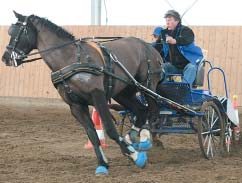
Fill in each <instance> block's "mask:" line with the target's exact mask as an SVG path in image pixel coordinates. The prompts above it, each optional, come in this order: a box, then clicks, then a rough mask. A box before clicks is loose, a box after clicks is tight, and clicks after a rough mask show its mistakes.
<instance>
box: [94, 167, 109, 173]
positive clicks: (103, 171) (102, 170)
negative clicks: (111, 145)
mask: <svg viewBox="0 0 242 183" xmlns="http://www.w3.org/2000/svg"><path fill="white" fill-rule="evenodd" d="M95 175H108V169H107V168H106V167H105V166H99V167H97V169H96V171H95Z"/></svg>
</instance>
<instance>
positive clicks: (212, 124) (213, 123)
mask: <svg viewBox="0 0 242 183" xmlns="http://www.w3.org/2000/svg"><path fill="white" fill-rule="evenodd" d="M217 121H218V117H217V118H216V119H215V120H214V121H213V122H212V123H211V128H213V126H214V125H215V123H216V122H217Z"/></svg>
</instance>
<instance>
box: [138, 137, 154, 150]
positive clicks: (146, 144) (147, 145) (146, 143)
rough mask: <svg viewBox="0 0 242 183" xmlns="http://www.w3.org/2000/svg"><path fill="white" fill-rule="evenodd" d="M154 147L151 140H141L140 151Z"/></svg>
mask: <svg viewBox="0 0 242 183" xmlns="http://www.w3.org/2000/svg"><path fill="white" fill-rule="evenodd" d="M151 147H152V143H151V142H150V140H146V141H144V142H140V143H139V150H140V151H148V150H150V149H151Z"/></svg>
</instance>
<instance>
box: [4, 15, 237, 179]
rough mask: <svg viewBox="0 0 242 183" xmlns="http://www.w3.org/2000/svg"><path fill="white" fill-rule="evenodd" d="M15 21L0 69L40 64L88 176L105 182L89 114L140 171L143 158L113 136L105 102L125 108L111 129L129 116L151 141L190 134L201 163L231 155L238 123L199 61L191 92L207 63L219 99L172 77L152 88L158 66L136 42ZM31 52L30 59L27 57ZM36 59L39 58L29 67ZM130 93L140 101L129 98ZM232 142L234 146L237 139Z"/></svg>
mask: <svg viewBox="0 0 242 183" xmlns="http://www.w3.org/2000/svg"><path fill="white" fill-rule="evenodd" d="M14 13H15V16H16V18H17V19H18V21H17V22H16V23H15V24H12V25H11V26H10V28H9V30H8V33H9V36H10V41H9V44H8V45H7V47H6V50H5V52H4V54H3V56H2V61H3V62H4V63H5V64H6V66H15V67H18V66H19V65H21V64H23V63H27V62H32V61H35V60H38V59H42V60H43V61H44V62H45V63H46V64H47V65H48V66H49V68H50V69H51V70H52V74H51V79H52V83H53V84H54V86H55V87H56V89H57V91H58V92H59V94H60V96H61V97H62V99H63V100H64V101H65V102H66V103H67V104H68V105H69V106H70V110H71V112H72V114H73V116H74V117H75V118H76V119H77V121H78V122H79V123H80V124H82V126H83V127H84V129H85V131H86V133H87V135H88V137H89V139H90V141H91V142H92V144H93V146H94V150H95V153H96V157H97V164H98V167H97V169H96V171H95V174H97V175H100V174H108V167H109V165H108V160H107V158H106V157H105V154H104V152H103V149H102V147H101V144H100V141H99V139H98V135H97V132H96V129H95V128H94V125H93V121H92V119H91V117H90V113H89V106H94V107H95V108H96V109H97V111H98V113H99V115H100V116H101V119H102V122H103V125H104V128H105V130H106V133H107V134H108V136H109V137H110V138H111V139H112V140H114V141H115V142H116V143H117V144H118V145H119V146H120V149H121V151H122V153H123V154H124V155H125V156H127V157H128V158H130V159H131V160H133V162H134V164H135V165H136V166H138V167H140V168H143V167H144V166H145V165H146V163H147V154H146V153H145V152H143V151H141V150H140V149H136V148H135V147H134V146H133V144H132V143H129V142H128V141H127V140H126V139H125V138H124V137H123V136H121V135H120V134H119V133H117V130H116V129H115V126H114V124H113V120H112V115H111V113H110V111H109V106H108V100H109V99H111V98H113V99H115V100H116V101H117V102H118V103H119V104H121V105H122V106H125V110H124V111H119V113H120V114H121V115H123V120H121V122H120V123H118V124H120V126H121V127H123V126H124V124H125V118H126V116H129V119H130V123H131V125H132V124H135V125H136V126H137V127H139V126H140V127H142V126H143V125H146V126H147V128H148V129H149V130H150V131H151V132H152V134H153V136H155V135H159V134H167V133H197V134H198V139H199V144H200V147H201V150H202V153H203V154H204V156H205V157H206V158H212V157H214V156H215V155H216V154H220V153H223V152H224V151H225V150H226V151H227V152H228V151H230V149H231V146H230V142H231V141H232V140H233V134H235V130H234V129H235V127H239V123H238V120H237V121H236V120H235V119H236V117H234V116H235V115H233V114H234V112H233V110H232V109H231V105H230V102H229V100H228V94H227V86H226V79H225V74H224V72H223V71H222V69H220V68H217V67H213V66H212V64H211V62H209V61H206V60H203V61H201V62H200V64H199V65H198V72H197V78H196V82H195V83H194V87H195V88H196V87H197V86H199V85H203V78H204V66H205V64H207V63H208V64H209V65H210V70H209V72H208V78H209V76H210V73H211V72H212V71H214V70H219V71H221V73H222V75H223V77H224V81H225V90H226V96H225V97H219V96H214V95H213V94H212V92H211V90H210V79H208V83H209V85H208V89H207V90H201V89H195V88H190V86H189V85H188V84H187V83H184V82H182V81H181V77H182V76H179V75H168V76H166V77H165V80H164V81H163V82H160V83H159V81H160V78H161V77H160V76H161V75H160V74H161V73H162V72H161V71H162V67H161V65H160V63H161V62H162V58H161V57H160V54H159V53H158V52H157V51H156V50H155V49H154V48H152V47H151V46H150V45H149V44H147V43H146V42H144V41H143V40H140V39H138V38H134V37H126V38H120V37H116V38H114V37H113V38H111V39H110V38H101V39H102V40H103V41H100V40H99V39H100V38H95V39H94V38H82V39H76V38H75V36H73V35H72V34H70V33H69V32H68V31H66V30H64V29H63V28H61V27H59V26H57V25H56V24H54V23H52V22H50V21H49V20H47V19H45V18H41V17H38V16H36V15H30V16H24V15H21V14H18V13H16V12H14ZM34 49H37V51H36V52H33V53H30V52H31V51H32V50H34ZM35 55H40V56H41V58H33V59H29V57H30V56H35ZM177 78H180V79H178V80H180V81H178V80H177ZM157 84H158V87H157ZM137 92H138V93H140V95H139V96H137V97H136V94H137ZM143 96H145V99H144V100H143V99H142V97H143ZM140 97H141V100H138V99H137V98H140ZM143 109H144V110H143ZM157 117H158V120H156V119H157ZM142 130H143V132H144V131H145V130H146V131H145V132H147V131H148V130H147V129H142ZM130 132H132V129H131V130H130ZM141 132H142V131H141ZM147 133H148V132H147ZM235 136H236V138H237V137H238V134H235ZM147 142H149V141H148V140H147Z"/></svg>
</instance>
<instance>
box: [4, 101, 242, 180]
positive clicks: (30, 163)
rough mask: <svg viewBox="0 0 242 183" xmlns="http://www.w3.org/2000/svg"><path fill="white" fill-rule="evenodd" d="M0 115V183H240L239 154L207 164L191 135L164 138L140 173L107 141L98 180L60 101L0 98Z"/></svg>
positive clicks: (77, 127) (79, 133) (241, 162)
mask: <svg viewBox="0 0 242 183" xmlns="http://www.w3.org/2000/svg"><path fill="white" fill-rule="evenodd" d="M0 116H1V117H0V183H5V182H11V183H12V182H14V183H15V182H18V183H20V182H21V183H43V182H46V183H52V182H58V183H62V182H63V183H67V182H68V183H73V182H75V183H77V182H86V183H89V182H105V183H111V182H112V183H116V182H132V183H133V182H135V183H138V182H139V183H156V182H157V183H158V182H167V183H168V182H169V183H171V182H179V183H181V182H186V183H187V182H211V183H214V182H219V183H220V182H226V183H228V182H231V183H235V182H239V183H242V151H239V152H237V153H234V154H232V155H231V156H230V157H226V158H217V159H215V160H212V161H208V160H205V159H204V158H203V157H202V156H201V153H200V149H199V146H198V141H197V137H196V136H195V135H166V136H163V137H162V141H163V143H164V146H165V150H161V149H159V148H157V147H156V148H153V149H152V150H151V151H150V152H148V156H149V164H148V166H146V168H144V169H139V168H136V167H135V166H134V165H133V164H132V163H131V162H130V161H129V160H128V159H127V158H126V157H124V156H123V155H122V154H121V152H120V150H119V148H118V146H117V145H116V144H114V143H113V142H112V141H110V140H109V139H108V138H107V136H106V139H107V143H108V145H109V146H108V148H107V149H105V153H106V156H107V157H108V160H109V163H110V169H109V171H110V175H109V176H107V177H96V176H94V171H95V168H96V166H97V165H96V158H95V155H94V153H93V151H92V150H85V149H84V148H83V146H84V144H85V143H86V141H87V137H86V134H85V132H84V130H83V129H82V127H81V126H80V125H79V124H78V122H76V121H75V119H74V118H73V117H72V116H71V115H70V112H69V109H68V107H67V106H66V105H65V104H63V103H62V102H61V101H59V100H51V99H46V100H33V99H25V100H20V99H16V98H13V99H11V98H10V99H9V98H0Z"/></svg>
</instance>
